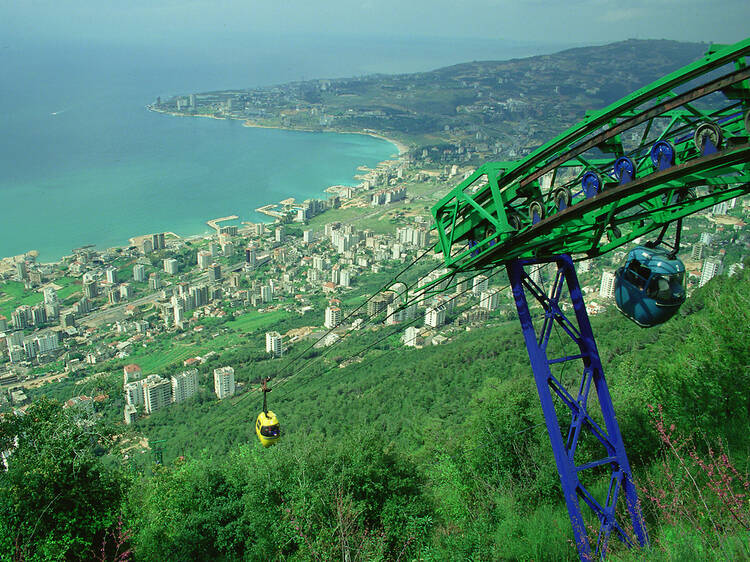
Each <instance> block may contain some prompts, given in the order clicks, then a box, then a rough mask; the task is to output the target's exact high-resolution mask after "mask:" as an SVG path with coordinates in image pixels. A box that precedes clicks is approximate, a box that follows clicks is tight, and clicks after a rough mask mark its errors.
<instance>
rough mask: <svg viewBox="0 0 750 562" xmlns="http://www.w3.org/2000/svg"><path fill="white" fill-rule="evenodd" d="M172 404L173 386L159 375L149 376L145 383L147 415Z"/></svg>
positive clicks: (144, 394)
mask: <svg viewBox="0 0 750 562" xmlns="http://www.w3.org/2000/svg"><path fill="white" fill-rule="evenodd" d="M171 402H172V385H171V384H170V382H169V381H168V380H167V379H163V378H161V377H160V376H159V375H149V376H148V377H146V379H145V380H144V381H143V403H144V404H145V406H146V413H147V414H150V413H151V412H155V411H156V410H158V409H160V408H163V407H164V406H168V405H169V404H170V403H171Z"/></svg>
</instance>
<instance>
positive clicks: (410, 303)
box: [276, 270, 507, 388]
mask: <svg viewBox="0 0 750 562" xmlns="http://www.w3.org/2000/svg"><path fill="white" fill-rule="evenodd" d="M483 272H484V270H483V271H480V272H477V273H476V274H475V275H474V276H472V277H469V278H468V279H463V280H461V281H457V282H456V284H455V285H453V286H452V287H451V286H450V285H449V286H448V287H446V288H445V289H443V291H447V290H448V289H450V288H453V287H456V286H457V285H458V284H459V283H462V282H465V281H469V280H471V279H474V278H475V277H477V276H479V275H481V274H482V273H483ZM497 273H499V271H498V272H495V273H493V274H492V275H491V276H490V277H488V279H490V278H492V277H494V276H495V275H496V274H497ZM505 288H507V287H505ZM469 290H472V288H467V289H465V290H464V291H462V292H461V293H458V294H456V295H454V296H453V298H457V297H460V296H461V295H463V294H465V293H467V292H468V291H469ZM431 296H432V295H428V294H426V293H422V294H421V295H419V296H418V297H415V298H414V299H413V300H412V301H407V302H406V303H403V304H402V305H401V306H400V307H399V309H397V311H396V312H398V311H400V310H404V309H406V308H408V307H410V306H416V305H419V304H421V302H423V301H424V300H426V299H428V298H431ZM384 313H385V314H386V315H387V314H388V313H387V310H385V311H384V310H381V311H379V312H377V313H376V314H373V315H371V316H370V318H369V319H368V321H367V322H366V323H365V324H364V325H363V327H365V326H367V325H368V324H369V322H371V321H372V320H373V319H374V318H377V317H379V316H381V315H382V314H384ZM420 320H421V318H420V317H419V316H417V317H415V318H414V319H413V320H412V321H411V322H409V323H407V324H399V325H398V326H399V328H398V330H400V329H402V328H403V327H404V326H410V325H412V324H414V323H416V322H418V321H420ZM353 331H354V327H350V328H349V330H348V331H347V332H346V334H344V335H343V336H342V337H341V338H340V339H339V340H337V341H336V342H335V344H333V345H331V346H330V347H328V348H327V349H326V350H325V351H324V352H323V353H322V354H321V355H318V356H315V357H312V358H310V359H308V360H307V362H305V363H304V364H303V365H302V367H300V368H299V369H298V370H297V372H296V373H294V374H293V375H290V376H289V377H287V378H286V379H284V380H283V381H280V382H279V383H278V384H277V385H276V386H277V388H278V387H279V386H280V385H281V384H283V383H286V382H287V381H288V380H289V379H291V378H292V377H293V376H296V375H298V374H299V373H301V372H302V371H303V370H304V369H305V368H306V367H307V366H308V365H310V364H311V363H312V362H313V361H315V360H316V359H322V358H323V357H325V356H326V355H327V354H328V353H330V352H331V351H332V350H333V348H334V347H335V346H336V345H339V344H340V343H341V342H343V341H344V339H345V338H346V337H348V336H349V335H350V334H351V333H352V332H353ZM394 333H395V332H394ZM391 335H392V334H391ZM321 339H322V338H321ZM318 341H320V339H319V340H318ZM379 341H381V340H379ZM379 341H377V342H375V343H376V344H377V343H379ZM316 343H317V342H316ZM308 349H309V348H308ZM361 353H362V352H360V353H358V354H356V355H355V357H356V356H357V355H360V354H361Z"/></svg>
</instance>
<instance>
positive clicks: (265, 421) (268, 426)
mask: <svg viewBox="0 0 750 562" xmlns="http://www.w3.org/2000/svg"><path fill="white" fill-rule="evenodd" d="M268 380H269V379H264V380H263V386H261V390H262V391H263V411H262V412H261V413H260V414H258V418H257V419H256V420H255V434H256V435H257V436H258V439H259V440H260V444H261V445H263V446H264V447H270V446H271V445H274V444H275V443H276V442H277V441H278V440H279V438H280V437H281V427H280V426H279V420H278V418H277V417H276V414H274V413H273V412H271V411H269V410H268V407H267V403H266V394H268V393H269V392H271V389H270V388H268V387H267V386H266V383H267V382H268Z"/></svg>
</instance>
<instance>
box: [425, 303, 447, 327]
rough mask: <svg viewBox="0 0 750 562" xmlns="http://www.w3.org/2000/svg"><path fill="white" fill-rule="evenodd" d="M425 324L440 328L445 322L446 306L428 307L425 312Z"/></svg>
mask: <svg viewBox="0 0 750 562" xmlns="http://www.w3.org/2000/svg"><path fill="white" fill-rule="evenodd" d="M424 324H425V326H430V327H431V328H439V327H440V326H442V325H443V324H445V307H444V306H438V307H437V308H428V309H427V310H426V311H425V313H424Z"/></svg>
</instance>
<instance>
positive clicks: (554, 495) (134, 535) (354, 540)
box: [0, 268, 750, 560]
mask: <svg viewBox="0 0 750 562" xmlns="http://www.w3.org/2000/svg"><path fill="white" fill-rule="evenodd" d="M748 295H750V273H749V270H748V268H746V269H745V271H744V272H743V273H741V274H739V275H736V276H734V277H731V278H726V277H720V278H717V279H715V280H713V281H712V282H711V283H709V284H708V285H706V286H705V287H703V288H702V289H700V290H698V291H696V293H695V295H694V296H693V297H692V298H691V299H690V300H689V301H688V302H687V303H686V304H685V306H684V307H683V309H682V311H681V314H680V316H679V317H678V318H676V319H674V320H673V321H670V322H669V323H667V324H666V325H664V326H661V327H659V328H654V329H650V330H643V329H641V328H639V327H637V326H635V325H634V324H632V323H630V322H628V321H627V320H625V319H624V318H622V317H620V316H619V315H617V314H615V313H612V314H605V315H602V316H597V317H595V318H594V319H593V325H594V326H593V327H594V331H595V333H596V334H597V338H598V344H599V348H600V351H601V355H602V359H603V362H604V366H605V370H606V372H607V377H608V380H609V383H610V387H611V389H612V393H613V399H614V403H615V407H616V409H617V415H618V420H619V422H620V425H621V428H622V431H623V435H624V438H625V440H626V446H627V448H628V452H629V456H630V459H631V464H632V465H633V468H634V471H635V477H636V480H637V482H638V485H639V488H640V489H641V491H640V494H641V501H642V503H643V507H644V511H645V513H646V517H647V526H648V528H649V532H650V534H651V539H652V549H651V551H650V552H649V553H648V554H647V558H649V559H651V558H653V559H658V560H661V559H672V560H684V559H707V558H716V557H720V558H746V557H748V556H750V550H748V546H747V541H746V533H747V525H748V523H750V509H748V504H747V501H746V499H745V496H743V495H741V494H745V493H746V488H747V486H748V480H747V477H746V476H745V475H746V474H747V471H748V454H747V451H748V447H749V446H750V438H748V433H749V432H748V430H749V429H750V427H749V426H750V422H749V421H748V420H750V415H749V413H750V390H748V389H749V388H750V367H749V366H750V350H749V349H748V345H747V342H748V333H747V331H748V327H749V326H750V306H748V304H749V303H748ZM385 329H386V328H383V330H385ZM382 335H383V333H382V331H377V332H372V331H366V330H365V331H363V332H362V333H361V334H358V335H357V336H356V337H354V338H351V339H347V340H345V341H344V343H342V344H341V345H340V346H336V347H335V348H333V350H332V351H331V352H330V353H328V354H327V355H325V356H322V357H318V358H313V359H312V360H311V361H309V363H307V365H308V366H307V367H306V368H305V369H304V370H303V371H302V372H301V373H300V374H299V375H296V376H294V377H292V378H290V379H288V380H287V381H285V382H281V383H277V384H276V389H275V390H274V392H272V393H271V395H270V397H269V398H270V400H271V407H272V408H273V409H274V410H275V411H276V413H277V414H278V415H279V416H280V418H281V421H282V424H283V429H284V439H283V441H282V442H281V443H280V444H279V445H278V446H276V447H273V448H271V449H268V450H265V449H262V448H261V447H260V445H259V444H258V443H257V442H256V440H255V437H254V435H253V427H252V424H253V421H254V418H255V415H257V412H258V410H259V406H260V401H259V397H257V396H256V395H255V394H251V395H250V396H249V397H248V396H244V395H243V396H241V397H240V399H239V400H235V402H234V403H232V402H230V401H221V402H216V401H210V402H209V401H206V400H201V398H198V399H196V400H192V401H188V402H186V403H184V404H179V405H174V406H173V407H171V408H168V409H165V410H163V411H161V412H158V413H156V414H154V415H152V416H150V418H149V419H148V421H147V422H145V425H144V426H142V427H141V429H142V430H144V431H145V432H146V434H147V435H148V436H149V437H150V438H151V439H152V440H159V439H167V441H166V442H165V443H164V457H165V464H164V466H161V467H152V466H145V467H144V468H143V469H138V468H137V465H119V463H117V462H114V458H110V457H109V456H106V455H105V456H103V457H101V456H100V455H102V454H103V453H104V452H105V448H106V447H107V443H110V441H107V440H106V439H104V437H103V436H104V433H95V428H94V427H93V426H92V427H89V426H87V425H81V424H80V422H79V423H78V424H76V422H75V420H71V419H69V417H66V416H69V414H67V413H65V412H64V411H61V410H59V409H58V408H57V407H56V406H54V404H50V403H46V402H44V401H39V402H37V403H35V404H34V405H33V406H32V407H31V408H30V409H29V411H28V414H27V415H26V416H23V417H22V418H21V419H20V420H18V419H15V418H14V419H6V420H3V422H2V424H1V425H0V428H1V429H2V433H1V434H0V435H2V437H3V438H4V439H5V440H6V441H5V442H4V443H3V445H4V446H7V444H8V440H9V439H10V438H11V437H12V436H14V435H23V437H22V438H21V439H20V441H19V446H18V449H17V450H16V451H15V452H14V454H13V456H12V457H11V459H12V462H11V464H10V470H9V471H8V472H6V473H3V474H2V476H0V503H2V507H1V508H0V509H1V510H2V513H4V514H6V515H5V516H4V517H3V518H1V519H0V548H1V549H2V552H3V558H8V559H12V558H14V557H15V559H29V560H42V559H44V560H48V559H63V558H65V555H64V553H65V552H67V553H69V556H68V557H69V558H75V556H73V555H72V554H70V553H79V557H81V558H84V559H88V554H89V553H90V552H91V550H86V548H89V549H99V548H101V543H102V540H103V539H104V537H105V533H106V532H108V533H109V534H108V535H106V536H107V537H108V538H107V546H106V547H105V550H106V551H107V552H108V553H109V552H110V551H111V552H112V553H114V549H115V548H116V545H117V544H118V543H121V545H120V546H121V548H123V549H124V548H126V547H127V548H132V549H133V554H134V557H135V559H137V560H236V559H246V560H281V559H284V560H330V559H337V558H340V557H341V558H343V559H350V560H378V559H382V560H457V559H475V560H497V559H537V560H539V559H571V560H572V559H575V558H576V553H575V549H574V547H573V546H572V544H571V541H570V538H571V533H570V527H569V521H568V517H567V512H566V510H565V507H564V504H563V503H562V501H561V498H560V491H559V482H558V479H557V472H556V469H555V466H554V462H553V459H552V455H551V452H550V448H549V443H548V439H547V435H546V430H545V428H544V426H543V425H541V420H542V416H541V411H540V408H539V405H538V399H537V398H536V392H535V389H534V386H533V382H532V378H531V375H530V368H529V366H528V362H527V357H526V355H525V354H526V351H525V348H523V347H522V340H521V338H520V334H519V328H518V326H517V324H516V322H515V321H508V322H504V323H501V324H500V325H498V326H496V327H494V328H487V329H479V330H474V331H471V332H466V333H463V334H462V335H460V336H458V337H456V338H455V339H454V340H453V341H451V342H449V343H446V344H444V345H442V346H433V347H430V348H425V349H421V350H412V349H407V348H403V347H400V346H397V345H396V342H392V341H391V340H389V339H383V338H382ZM394 337H395V336H394ZM380 339H382V342H380V343H378V344H377V345H374V347H373V350H372V351H371V353H369V354H367V355H365V358H364V360H363V361H362V362H360V363H355V364H351V365H349V366H347V367H344V368H339V367H338V366H337V365H338V362H340V361H341V360H342V358H343V357H347V356H351V355H353V354H354V353H356V352H358V351H359V350H360V349H362V348H363V347H364V346H368V345H372V344H373V342H377V341H378V340H380ZM315 353H321V352H320V351H317V350H316V352H315ZM300 363H303V361H302V360H301V361H300ZM282 364H283V363H282V362H279V361H276V362H273V361H258V362H256V363H254V365H255V366H256V370H255V372H254V373H253V374H254V375H255V374H257V375H258V376H263V375H266V374H268V373H271V372H272V371H273V370H274V369H278V367H279V366H280V365H282ZM572 371H573V370H572V369H571V370H570V372H569V373H564V375H563V376H565V377H568V376H570V377H573V376H575V373H573V372H572ZM277 380H278V379H277ZM651 410H653V412H652V411H651ZM660 411H661V414H659V412H660ZM660 416H662V417H660ZM76 428H77V429H76ZM63 429H64V431H66V432H68V433H70V434H71V436H72V437H71V439H70V440H67V441H66V440H63V439H61V438H60V432H61V431H62V430H63ZM96 431H97V432H98V431H104V429H101V430H100V429H98V428H97V429H96ZM92 434H96V435H98V437H97V438H96V439H93V440H92V439H91V435H92ZM87 439H88V441H87ZM94 445H96V446H94ZM3 448H4V447H3ZM37 451H46V452H48V453H49V454H43V455H41V456H40V455H38V453H37ZM29 475H37V476H32V477H29ZM40 478H42V480H41V481H43V482H44V485H43V486H42V485H40V482H41V481H40V480H39V479H40ZM89 494H95V495H96V497H97V498H98V499H99V501H98V503H97V506H98V507H97V508H96V510H94V511H93V512H90V511H89V512H87V511H86V506H87V505H88V503H87V502H88V501H89V499H88V498H89ZM67 513H73V514H79V515H75V516H74V517H73V518H72V519H71V522H70V524H69V525H68V526H67V527H61V526H59V525H55V521H56V518H57V517H63V515H66V514H67ZM84 513H88V515H86V516H84V515H83V514H84ZM92 513H93V515H92ZM120 521H121V523H120ZM126 529H127V530H128V532H129V533H130V534H129V535H127V536H126V535H124V534H123V533H124V532H125V530H126ZM118 537H119V540H118ZM611 547H612V551H611V552H610V558H611V559H618V558H624V559H629V558H631V557H639V555H635V554H631V553H627V552H622V551H621V547H620V546H619V545H618V544H615V543H614V542H613V543H612V544H611ZM55 552H57V553H61V554H59V556H57V557H55V556H51V554H50V553H55ZM82 552H86V553H87V555H86V556H81V555H80V553H82ZM14 553H15V554H14Z"/></svg>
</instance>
